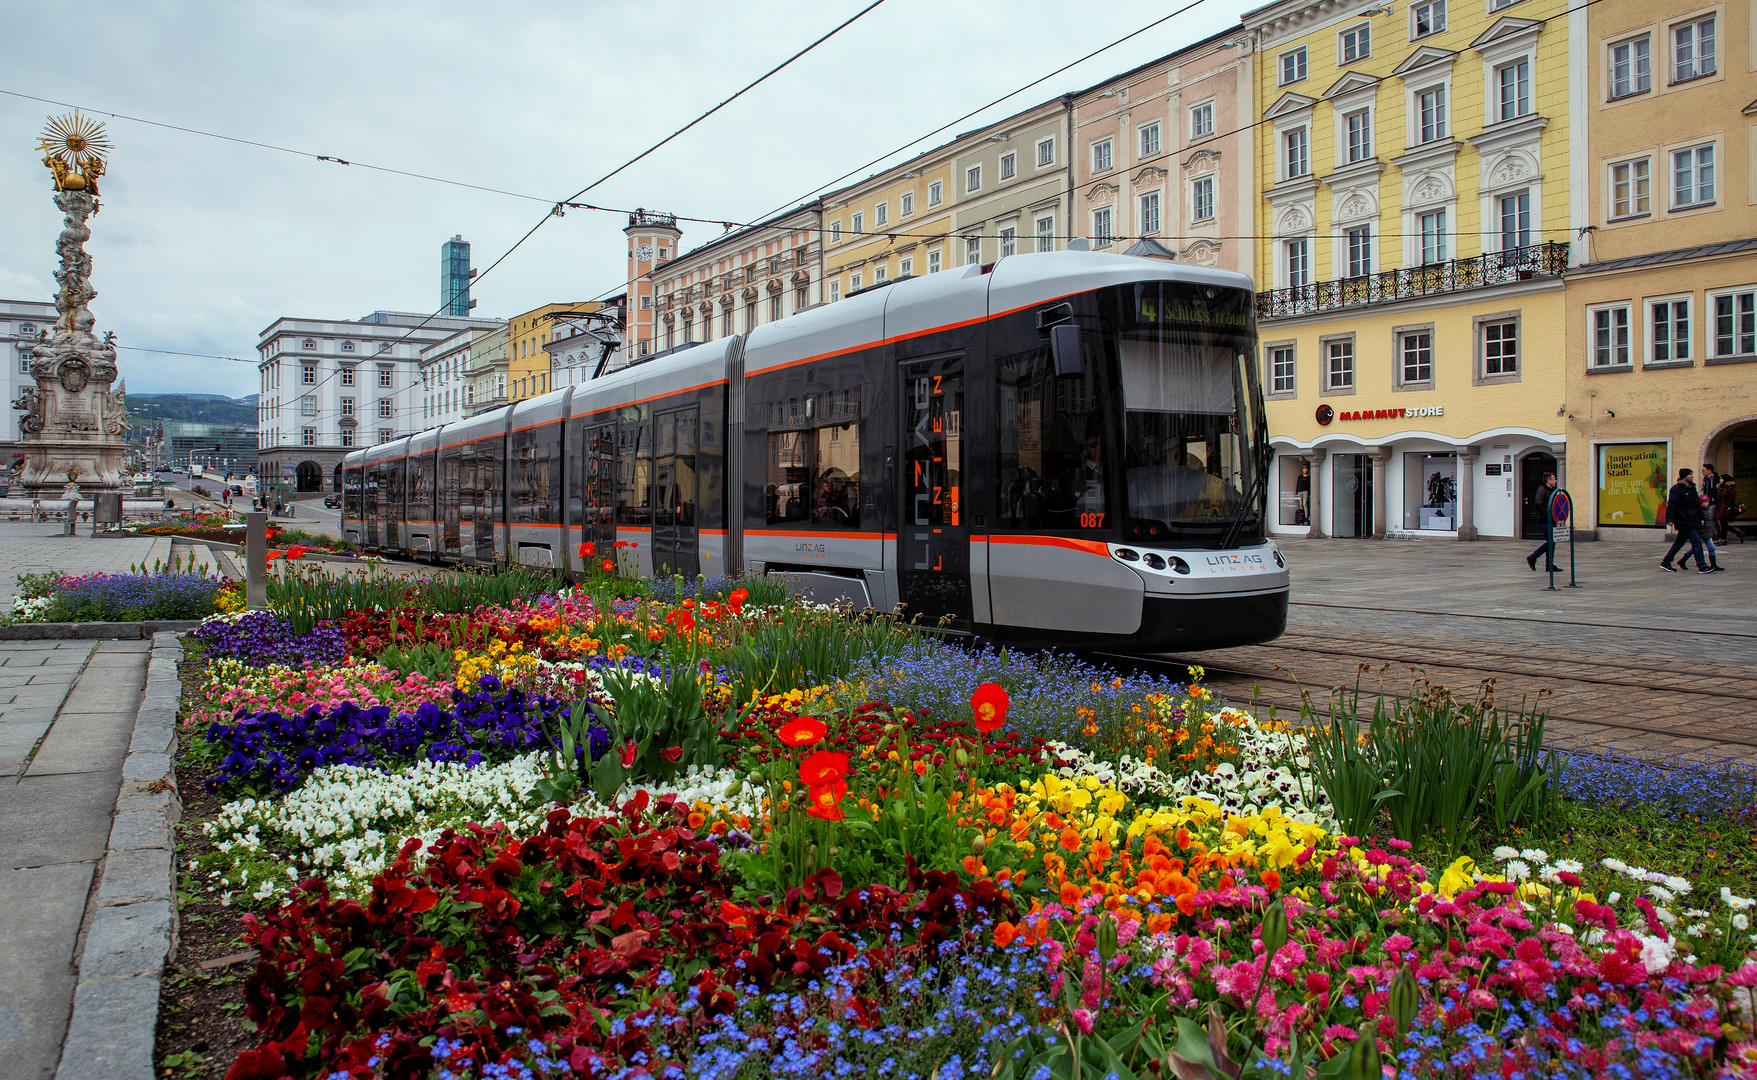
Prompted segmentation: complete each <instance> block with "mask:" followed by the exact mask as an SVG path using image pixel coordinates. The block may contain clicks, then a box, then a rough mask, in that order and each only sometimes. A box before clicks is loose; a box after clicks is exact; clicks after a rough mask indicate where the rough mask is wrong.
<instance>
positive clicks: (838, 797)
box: [805, 780, 848, 821]
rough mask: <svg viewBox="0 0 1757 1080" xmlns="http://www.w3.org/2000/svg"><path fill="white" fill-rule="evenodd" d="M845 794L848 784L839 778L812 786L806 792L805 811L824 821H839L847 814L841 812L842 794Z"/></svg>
mask: <svg viewBox="0 0 1757 1080" xmlns="http://www.w3.org/2000/svg"><path fill="white" fill-rule="evenodd" d="M846 794H848V785H847V784H845V783H843V782H842V781H840V780H832V781H830V782H829V783H827V784H823V785H820V786H814V787H813V788H812V789H811V791H810V792H809V793H807V796H806V803H807V804H808V805H807V806H806V810H805V812H806V813H808V814H810V815H811V816H812V817H814V818H820V819H822V820H824V821H841V820H842V819H843V818H844V817H845V816H847V815H845V814H843V813H842V796H844V795H846Z"/></svg>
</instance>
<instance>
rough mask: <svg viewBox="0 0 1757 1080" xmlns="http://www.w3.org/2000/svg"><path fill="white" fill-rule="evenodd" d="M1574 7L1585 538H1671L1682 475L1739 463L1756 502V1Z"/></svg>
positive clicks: (1575, 298) (1577, 355)
mask: <svg viewBox="0 0 1757 1080" xmlns="http://www.w3.org/2000/svg"><path fill="white" fill-rule="evenodd" d="M1574 18H1575V19H1576V21H1577V23H1578V24H1580V25H1581V26H1582V27H1583V28H1584V29H1583V32H1581V33H1580V34H1579V35H1578V36H1577V37H1576V38H1575V39H1574V41H1573V44H1574V50H1573V55H1572V56H1571V57H1570V65H1571V66H1572V67H1573V68H1574V69H1575V70H1577V71H1580V72H1584V73H1586V77H1585V79H1584V80H1583V85H1582V86H1581V87H1580V92H1579V93H1578V94H1577V95H1576V97H1575V100H1574V110H1575V123H1576V130H1577V131H1582V132H1583V133H1584V137H1583V138H1581V139H1579V140H1577V141H1576V143H1575V145H1574V147H1573V153H1572V156H1571V158H1570V159H1569V166H1570V170H1571V173H1572V177H1573V179H1572V184H1573V189H1574V191H1575V192H1576V193H1577V194H1578V196H1579V199H1578V202H1579V204H1580V212H1581V215H1582V216H1583V217H1584V219H1585V221H1584V223H1583V224H1584V229H1583V235H1584V237H1585V240H1584V243H1583V245H1582V247H1583V248H1584V251H1583V256H1582V257H1583V260H1584V262H1583V265H1581V266H1579V267H1576V268H1575V269H1574V270H1573V271H1571V272H1570V274H1569V276H1568V290H1567V301H1568V314H1567V318H1568V331H1569V332H1568V344H1567V353H1566V356H1567V379H1568V385H1567V416H1566V422H1567V435H1568V448H1569V452H1568V461H1567V487H1568V488H1569V490H1570V491H1571V492H1572V493H1573V494H1574V496H1575V516H1576V523H1577V527H1578V528H1579V529H1580V530H1581V532H1582V534H1583V535H1584V534H1595V535H1597V536H1598V537H1600V538H1601V539H1606V540H1612V539H1633V540H1643V539H1645V540H1658V539H1659V538H1661V537H1662V535H1663V531H1664V528H1665V525H1664V512H1663V511H1664V506H1665V501H1666V493H1667V490H1668V488H1669V486H1670V484H1671V483H1672V482H1673V481H1674V480H1676V478H1677V474H1678V470H1679V469H1680V468H1691V469H1696V470H1697V471H1698V478H1699V479H1700V472H1701V468H1702V466H1703V464H1704V463H1710V464H1712V465H1714V467H1715V468H1716V469H1717V470H1718V471H1721V472H1731V473H1732V474H1733V475H1734V477H1735V480H1736V482H1737V483H1738V486H1739V488H1740V490H1741V492H1742V493H1743V495H1742V499H1743V501H1744V502H1745V504H1746V505H1747V506H1750V507H1754V508H1757V367H1754V366H1752V365H1754V364H1757V170H1754V168H1753V163H1754V161H1757V101H1754V100H1753V98H1754V97H1757V75H1754V73H1757V55H1754V54H1753V48H1752V39H1751V35H1752V33H1753V26H1752V7H1751V6H1750V5H1749V4H1738V3H1730V4H1729V3H1722V4H1709V5H1706V6H1687V5H1685V4H1680V3H1677V2H1675V0H1673V2H1669V3H1665V4H1661V5H1655V4H1652V3H1641V2H1637V0H1601V2H1600V3H1597V4H1594V5H1592V6H1591V7H1588V8H1585V9H1584V10H1582V11H1580V12H1578V13H1576V14H1575V15H1574ZM1754 517H1757V511H1748V512H1747V513H1746V515H1745V519H1746V520H1752V519H1753V518H1754Z"/></svg>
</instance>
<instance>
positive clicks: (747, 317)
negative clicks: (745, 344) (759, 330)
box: [744, 300, 756, 334]
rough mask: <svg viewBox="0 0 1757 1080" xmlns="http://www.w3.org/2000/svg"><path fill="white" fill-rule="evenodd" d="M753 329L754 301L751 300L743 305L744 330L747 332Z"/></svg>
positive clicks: (754, 325)
mask: <svg viewBox="0 0 1757 1080" xmlns="http://www.w3.org/2000/svg"><path fill="white" fill-rule="evenodd" d="M755 329H756V301H755V300H752V301H751V302H750V303H748V304H746V305H744V332H745V333H747V334H748V333H750V332H751V331H752V330H755Z"/></svg>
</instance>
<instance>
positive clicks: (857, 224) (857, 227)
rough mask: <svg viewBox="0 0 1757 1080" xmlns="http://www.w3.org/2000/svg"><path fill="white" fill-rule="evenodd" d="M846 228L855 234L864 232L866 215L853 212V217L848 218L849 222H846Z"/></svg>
mask: <svg viewBox="0 0 1757 1080" xmlns="http://www.w3.org/2000/svg"><path fill="white" fill-rule="evenodd" d="M848 228H849V230H850V231H851V232H853V233H854V235H855V236H859V235H860V234H861V233H863V232H865V231H866V215H865V214H855V215H854V216H853V218H852V219H850V221H849V224H848Z"/></svg>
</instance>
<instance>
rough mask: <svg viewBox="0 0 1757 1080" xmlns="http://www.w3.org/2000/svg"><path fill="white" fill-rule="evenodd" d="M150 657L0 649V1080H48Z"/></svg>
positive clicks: (85, 647)
mask: <svg viewBox="0 0 1757 1080" xmlns="http://www.w3.org/2000/svg"><path fill="white" fill-rule="evenodd" d="M87 542H88V543H94V544H101V543H108V542H109V541H87ZM151 645H152V643H151V642H150V641H103V642H92V641H20V642H0V911H4V912H5V913H6V917H5V918H4V919H0V1063H4V1064H0V1075H4V1076H6V1077H9V1078H11V1077H19V1078H25V1077H29V1078H33V1080H35V1078H39V1077H40V1078H43V1080H47V1078H48V1077H51V1076H53V1075H54V1073H55V1064H56V1060H57V1058H58V1056H59V1054H60V1050H61V1040H62V1037H63V1035H64V1033H65V1031H66V1029H67V1018H68V1015H69V1011H70V1009H71V1007H72V1002H73V991H74V972H75V965H76V962H77V959H78V955H79V941H80V935H81V922H82V919H83V917H84V915H85V911H86V901H87V899H88V897H89V895H90V894H91V891H92V889H93V887H94V885H95V884H96V879H97V877H98V874H99V867H100V864H101V861H102V860H103V857H104V851H105V846H106V842H107V840H108V839H109V835H110V824H111V816H112V810H113V809H114V807H115V805H116V793H117V791H118V790H119V789H120V787H121V783H122V762H123V758H124V757H125V756H126V754H127V751H128V742H129V738H130V736H131V734H132V732H133V729H134V717H135V711H136V708H137V706H138V704H139V701H140V695H141V689H142V687H143V685H144V684H145V681H146V661H147V655H148V651H149V650H150V648H151Z"/></svg>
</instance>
